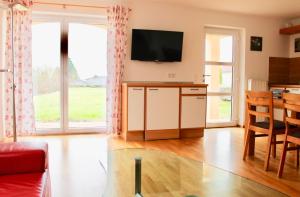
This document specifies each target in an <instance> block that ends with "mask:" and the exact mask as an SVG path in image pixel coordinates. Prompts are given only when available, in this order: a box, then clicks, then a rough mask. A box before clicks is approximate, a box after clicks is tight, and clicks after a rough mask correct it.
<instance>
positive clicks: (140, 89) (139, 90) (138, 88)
mask: <svg viewBox="0 0 300 197" xmlns="http://www.w3.org/2000/svg"><path fill="white" fill-rule="evenodd" d="M133 90H139V91H140V90H143V88H133Z"/></svg>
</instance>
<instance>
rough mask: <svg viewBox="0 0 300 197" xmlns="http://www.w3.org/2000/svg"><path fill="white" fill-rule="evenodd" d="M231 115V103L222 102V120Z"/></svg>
mask: <svg viewBox="0 0 300 197" xmlns="http://www.w3.org/2000/svg"><path fill="white" fill-rule="evenodd" d="M230 115H231V101H225V100H222V101H221V103H220V118H228V117H230Z"/></svg>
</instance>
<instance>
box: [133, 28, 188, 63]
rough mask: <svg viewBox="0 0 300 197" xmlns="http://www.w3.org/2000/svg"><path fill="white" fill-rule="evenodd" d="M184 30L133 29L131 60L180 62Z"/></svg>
mask: <svg viewBox="0 0 300 197" xmlns="http://www.w3.org/2000/svg"><path fill="white" fill-rule="evenodd" d="M182 43H183V32H175V31H158V30H146V29H133V30H132V47H131V60H140V61H157V62H180V61H181V57H182Z"/></svg>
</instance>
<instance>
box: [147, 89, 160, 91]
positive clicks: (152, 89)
mask: <svg viewBox="0 0 300 197" xmlns="http://www.w3.org/2000/svg"><path fill="white" fill-rule="evenodd" d="M149 90H150V91H157V90H158V89H157V88H149Z"/></svg>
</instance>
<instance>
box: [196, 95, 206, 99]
mask: <svg viewBox="0 0 300 197" xmlns="http://www.w3.org/2000/svg"><path fill="white" fill-rule="evenodd" d="M196 99H198V100H203V99H205V97H204V96H197V97H196Z"/></svg>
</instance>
